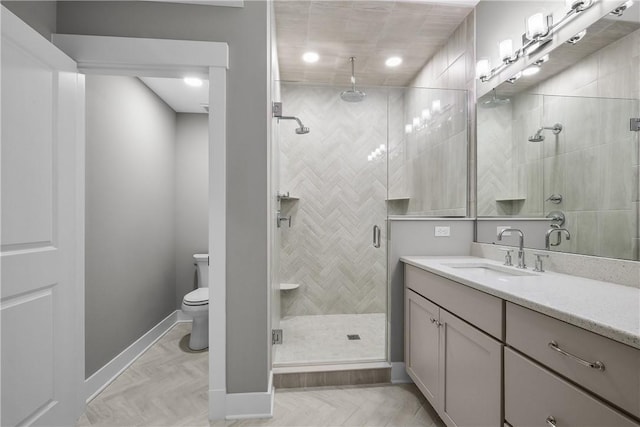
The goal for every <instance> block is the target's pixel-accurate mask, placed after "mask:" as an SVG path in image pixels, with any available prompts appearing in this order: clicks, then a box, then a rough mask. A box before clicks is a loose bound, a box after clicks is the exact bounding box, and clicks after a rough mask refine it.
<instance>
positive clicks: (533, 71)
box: [522, 65, 540, 77]
mask: <svg viewBox="0 0 640 427" xmlns="http://www.w3.org/2000/svg"><path fill="white" fill-rule="evenodd" d="M539 71H540V67H538V66H537V65H532V66H531V67H529V68H525V69H524V70H522V75H523V76H525V77H528V76H533V75H534V74H538V72H539Z"/></svg>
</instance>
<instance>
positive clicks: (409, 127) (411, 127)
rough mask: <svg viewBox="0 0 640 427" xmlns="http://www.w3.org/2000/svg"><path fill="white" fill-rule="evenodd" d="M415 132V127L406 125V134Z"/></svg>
mask: <svg viewBox="0 0 640 427" xmlns="http://www.w3.org/2000/svg"><path fill="white" fill-rule="evenodd" d="M411 132H413V125H410V124H406V125H404V133H406V134H409V133H411Z"/></svg>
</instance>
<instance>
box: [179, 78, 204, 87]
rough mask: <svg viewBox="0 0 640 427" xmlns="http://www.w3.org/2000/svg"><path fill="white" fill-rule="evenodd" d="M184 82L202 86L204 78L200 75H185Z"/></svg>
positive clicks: (193, 85) (189, 84) (188, 84)
mask: <svg viewBox="0 0 640 427" xmlns="http://www.w3.org/2000/svg"><path fill="white" fill-rule="evenodd" d="M183 81H184V84H186V85H187V86H191V87H200V86H202V79H200V78H198V77H185V78H184V79H183Z"/></svg>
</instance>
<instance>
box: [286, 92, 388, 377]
mask: <svg viewBox="0 0 640 427" xmlns="http://www.w3.org/2000/svg"><path fill="white" fill-rule="evenodd" d="M281 88H282V94H281V99H282V105H283V115H284V116H295V117H297V118H298V119H299V120H300V121H301V122H302V123H304V126H305V127H308V128H309V129H310V132H309V133H308V134H299V133H297V132H296V129H297V128H299V127H300V125H299V123H297V121H295V120H280V122H279V124H275V125H276V126H278V127H279V129H278V132H279V146H280V161H279V164H280V194H281V197H280V216H281V217H282V218H283V221H282V223H281V225H282V226H281V228H279V233H280V240H281V246H280V251H279V264H280V280H281V281H282V283H284V284H286V286H285V288H286V289H287V290H282V291H281V305H280V310H281V320H280V327H281V328H282V330H283V344H282V345H277V346H276V347H275V353H274V364H275V366H290V365H317V364H335V363H351V362H366V361H384V360H386V323H387V322H386V311H387V256H386V251H387V248H386V246H387V245H386V242H387V239H386V219H387V206H386V201H385V199H386V197H387V126H388V124H387V90H386V89H377V88H368V89H365V92H367V96H366V98H365V99H364V100H363V101H362V102H359V103H349V102H345V101H343V100H341V99H340V92H341V91H342V90H343V89H342V88H338V87H328V86H309V85H296V84H287V83H282V86H281ZM289 219H290V220H289Z"/></svg>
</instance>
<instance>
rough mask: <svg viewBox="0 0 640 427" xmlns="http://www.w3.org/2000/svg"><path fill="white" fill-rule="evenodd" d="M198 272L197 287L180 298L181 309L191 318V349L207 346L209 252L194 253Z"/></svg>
mask: <svg viewBox="0 0 640 427" xmlns="http://www.w3.org/2000/svg"><path fill="white" fill-rule="evenodd" d="M193 258H194V259H195V260H196V268H197V273H198V289H196V290H194V291H191V292H189V293H188V294H187V295H185V296H184V298H183V299H182V311H183V312H184V313H185V314H186V315H187V316H190V317H192V318H193V323H192V325H191V338H190V339H189V348H190V349H191V350H203V349H205V348H207V347H209V254H195V255H194V256H193Z"/></svg>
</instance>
